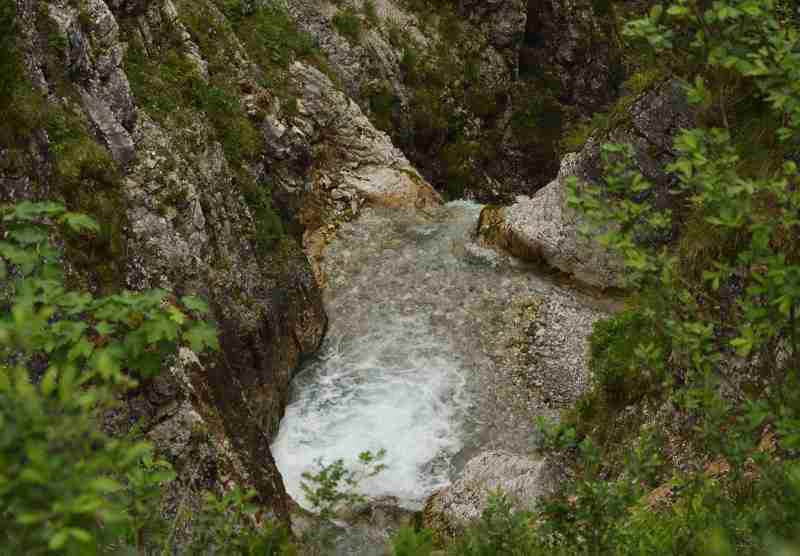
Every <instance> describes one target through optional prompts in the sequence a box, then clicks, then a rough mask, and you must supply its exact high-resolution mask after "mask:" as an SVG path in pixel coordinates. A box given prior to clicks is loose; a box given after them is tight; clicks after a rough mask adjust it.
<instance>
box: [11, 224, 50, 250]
mask: <svg viewBox="0 0 800 556" xmlns="http://www.w3.org/2000/svg"><path fill="white" fill-rule="evenodd" d="M8 237H10V238H12V239H13V240H15V241H16V242H17V243H20V244H22V245H34V244H37V243H41V242H42V241H44V240H46V239H47V231H46V230H45V229H43V228H41V227H38V226H25V227H21V228H17V229H14V230H11V231H9V232H8Z"/></svg>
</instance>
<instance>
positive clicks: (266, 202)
mask: <svg viewBox="0 0 800 556" xmlns="http://www.w3.org/2000/svg"><path fill="white" fill-rule="evenodd" d="M237 181H239V183H240V186H241V188H242V191H243V193H244V198H245V201H246V202H247V206H248V207H249V208H250V212H251V214H252V216H253V223H254V225H255V237H254V238H253V241H254V244H255V246H256V251H257V252H258V253H259V254H260V255H261V256H265V255H267V254H269V253H273V252H274V251H275V250H276V249H277V248H278V246H279V245H280V243H281V240H282V239H283V238H284V237H285V236H286V230H285V228H284V225H283V221H282V220H281V217H280V214H278V212H277V211H276V210H275V208H274V207H273V206H272V195H271V191H270V188H269V186H268V185H267V184H263V183H257V182H256V181H255V180H254V179H253V178H252V177H250V176H249V175H247V174H246V173H244V172H240V173H239V174H238V176H237Z"/></svg>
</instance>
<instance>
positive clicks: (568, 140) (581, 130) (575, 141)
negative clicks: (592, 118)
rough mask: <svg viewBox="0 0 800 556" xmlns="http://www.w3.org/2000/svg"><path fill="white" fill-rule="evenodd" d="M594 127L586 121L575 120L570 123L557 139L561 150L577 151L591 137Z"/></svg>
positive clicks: (566, 151) (567, 151)
mask: <svg viewBox="0 0 800 556" xmlns="http://www.w3.org/2000/svg"><path fill="white" fill-rule="evenodd" d="M593 131H594V127H593V126H592V125H590V124H589V123H587V122H577V123H574V124H572V125H570V126H569V127H568V128H567V130H566V131H565V132H564V133H563V134H562V136H561V140H560V141H559V149H560V150H561V152H565V153H571V152H578V151H579V150H581V149H582V148H583V146H584V145H585V144H586V142H587V141H588V140H589V137H591V135H592V132H593Z"/></svg>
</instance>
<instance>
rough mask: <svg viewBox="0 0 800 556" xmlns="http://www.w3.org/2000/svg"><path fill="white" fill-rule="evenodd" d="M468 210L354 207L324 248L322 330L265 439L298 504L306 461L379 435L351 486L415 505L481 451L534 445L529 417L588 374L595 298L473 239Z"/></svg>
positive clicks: (565, 396)
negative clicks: (273, 433) (353, 215)
mask: <svg viewBox="0 0 800 556" xmlns="http://www.w3.org/2000/svg"><path fill="white" fill-rule="evenodd" d="M480 210H481V206H480V205H477V204H474V203H470V202H466V201H456V202H452V203H449V204H447V205H445V206H443V207H441V208H436V209H432V210H426V211H398V210H388V209H386V210H384V209H366V210H365V211H364V212H363V213H362V215H361V216H360V217H359V219H358V220H357V221H355V222H352V223H348V224H345V225H343V226H342V227H341V228H340V229H339V231H338V232H337V236H336V238H335V239H334V240H333V241H332V242H331V244H330V245H329V246H328V247H327V250H326V254H325V260H324V263H323V270H324V271H325V275H326V277H327V281H328V283H327V287H326V290H325V304H326V309H327V312H328V315H329V318H330V324H329V330H328V334H327V337H326V339H325V342H324V344H323V346H322V348H321V349H320V351H319V353H318V354H317V355H316V356H315V357H314V358H313V359H311V360H310V361H308V362H307V363H306V364H305V365H304V367H303V369H302V370H301V372H300V373H299V374H298V375H297V376H296V378H295V379H294V381H293V385H292V394H291V401H290V404H289V406H288V407H287V409H286V414H285V416H284V418H283V420H282V422H281V426H280V431H279V433H278V435H277V437H276V439H275V441H274V443H273V446H272V451H273V454H274V456H275V459H276V463H277V465H278V468H279V470H280V472H281V474H282V476H283V479H284V482H285V484H286V488H287V491H288V492H289V494H290V495H291V496H292V498H294V499H295V500H296V501H298V503H300V504H301V505H302V506H304V507H307V506H308V502H307V500H305V497H304V495H303V491H302V489H301V487H300V482H301V479H302V474H303V473H304V472H315V471H317V470H318V469H319V467H318V466H317V463H318V462H323V463H325V464H329V463H332V462H333V461H335V460H337V459H343V460H344V461H345V463H346V464H348V465H356V464H357V459H358V454H359V453H360V452H362V451H365V450H370V451H372V452H377V451H378V450H381V449H383V450H385V451H386V456H385V460H384V463H385V464H386V466H387V468H386V469H385V470H384V471H383V472H381V473H380V474H379V475H378V476H376V477H373V478H370V479H368V480H366V481H364V482H362V483H361V485H360V491H361V492H362V493H363V494H364V495H365V496H367V497H368V498H370V499H386V498H387V497H390V499H391V500H392V504H393V505H396V506H400V507H403V508H407V509H410V510H418V509H420V508H421V507H422V505H423V503H424V501H425V499H426V498H427V497H428V496H429V495H430V494H431V493H432V492H434V491H435V490H436V489H438V488H440V487H442V486H445V485H447V484H448V483H449V482H450V481H451V480H453V478H454V476H455V475H456V474H457V473H458V471H459V470H460V469H461V468H462V467H463V465H464V463H465V462H466V461H467V460H468V459H469V458H470V457H471V456H472V455H475V454H476V453H477V452H478V451H479V450H484V449H503V450H510V451H514V452H516V453H524V454H527V453H531V452H532V451H533V450H534V448H535V442H536V430H535V427H534V423H533V419H534V418H535V417H536V416H537V415H543V414H544V415H555V414H557V412H558V410H559V408H561V407H563V406H564V405H565V404H568V403H570V402H571V401H572V400H574V398H575V397H576V396H577V395H578V394H579V393H580V391H582V389H583V388H584V387H585V385H586V377H585V376H584V375H585V372H583V371H582V370H581V369H582V368H583V367H582V366H585V361H584V360H583V357H584V352H585V337H586V334H588V331H589V330H590V328H591V323H592V322H593V321H594V319H595V318H597V316H598V315H599V314H600V313H602V312H603V310H604V307H603V302H602V301H598V299H597V297H596V296H593V295H591V294H586V293H582V292H580V291H578V290H576V289H575V288H574V287H572V286H571V285H570V284H568V283H561V282H560V281H559V280H558V279H555V278H554V277H553V276H550V275H547V274H546V273H543V272H540V271H534V270H532V269H531V268H526V267H525V266H523V265H521V264H520V263H517V262H515V261H513V260H510V259H508V258H507V257H505V256H502V255H500V254H498V253H495V252H494V251H492V250H489V249H486V248H483V247H480V246H478V245H477V244H476V243H474V241H473V238H472V234H473V231H474V229H475V227H476V223H477V220H478V216H479V213H480Z"/></svg>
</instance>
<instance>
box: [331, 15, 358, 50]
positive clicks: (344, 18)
mask: <svg viewBox="0 0 800 556" xmlns="http://www.w3.org/2000/svg"><path fill="white" fill-rule="evenodd" d="M333 26H334V27H335V28H336V31H338V32H339V34H340V35H342V36H343V37H344V38H346V39H347V40H348V41H350V42H351V43H352V44H359V43H361V35H362V33H363V32H364V30H363V28H362V23H361V18H360V17H359V16H358V14H356V13H355V12H354V11H353V10H351V9H349V8H345V9H343V10H340V11H339V12H337V13H336V15H335V16H333Z"/></svg>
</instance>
